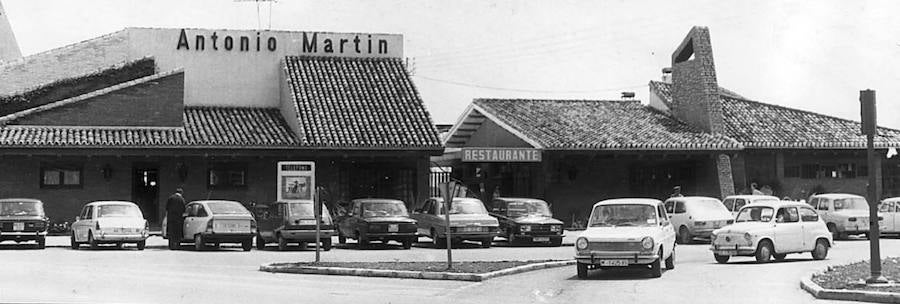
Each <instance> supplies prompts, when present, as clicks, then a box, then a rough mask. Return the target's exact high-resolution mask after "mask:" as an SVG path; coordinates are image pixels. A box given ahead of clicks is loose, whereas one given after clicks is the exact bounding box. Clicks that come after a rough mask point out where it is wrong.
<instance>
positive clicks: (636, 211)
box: [575, 198, 675, 278]
mask: <svg viewBox="0 0 900 304" xmlns="http://www.w3.org/2000/svg"><path fill="white" fill-rule="evenodd" d="M575 260H576V261H577V262H578V263H577V265H578V277H579V278H586V277H587V276H588V270H589V269H598V268H605V267H627V266H632V265H647V266H649V267H650V271H651V275H652V276H653V277H660V276H662V265H663V263H665V267H666V269H674V268H675V229H674V228H672V224H671V223H670V222H669V218H668V217H667V216H666V210H665V208H664V207H663V203H662V202H661V201H659V200H655V199H648V198H620V199H610V200H604V201H601V202H599V203H596V204H594V208H593V210H592V211H591V217H590V219H589V221H588V227H587V229H585V230H584V232H582V233H581V235H579V236H578V238H577V239H576V241H575ZM663 261H665V262H663Z"/></svg>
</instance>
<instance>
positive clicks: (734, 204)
mask: <svg viewBox="0 0 900 304" xmlns="http://www.w3.org/2000/svg"><path fill="white" fill-rule="evenodd" d="M780 200H781V199H779V198H777V197H774V196H770V195H730V196H727V197H725V199H724V200H722V204H724V205H725V209H728V211H730V212H731V215H732V217H735V216H737V214H738V211H740V210H741V207H744V206H745V205H748V204H753V203H756V202H761V201H775V202H777V201H780Z"/></svg>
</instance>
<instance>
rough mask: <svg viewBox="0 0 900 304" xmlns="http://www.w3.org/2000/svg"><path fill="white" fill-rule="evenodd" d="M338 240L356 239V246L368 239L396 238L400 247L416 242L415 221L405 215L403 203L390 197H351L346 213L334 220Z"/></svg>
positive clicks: (410, 245) (406, 247)
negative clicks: (336, 222) (336, 220)
mask: <svg viewBox="0 0 900 304" xmlns="http://www.w3.org/2000/svg"><path fill="white" fill-rule="evenodd" d="M337 228H338V232H337V233H338V242H339V243H341V244H343V243H345V242H346V240H347V239H348V238H351V239H356V240H357V242H358V243H359V246H360V247H363V248H364V247H367V246H368V245H369V243H370V242H372V241H381V242H382V243H387V242H388V241H392V240H393V241H397V242H400V243H402V244H403V249H409V248H411V247H412V243H413V242H415V241H416V239H417V237H416V221H415V220H413V219H412V218H410V217H409V213H407V211H406V205H405V204H403V202H402V201H399V200H394V199H380V198H366V199H355V200H353V202H352V205H351V207H350V209H349V210H347V211H346V214H343V215H341V217H340V218H339V219H338V227H337Z"/></svg>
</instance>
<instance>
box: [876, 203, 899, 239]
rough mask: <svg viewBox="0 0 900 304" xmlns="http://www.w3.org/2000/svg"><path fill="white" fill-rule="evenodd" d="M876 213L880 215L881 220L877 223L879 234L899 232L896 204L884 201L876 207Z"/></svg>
mask: <svg viewBox="0 0 900 304" xmlns="http://www.w3.org/2000/svg"><path fill="white" fill-rule="evenodd" d="M878 212H879V213H881V218H882V219H881V220H880V221H878V225H879V227H880V228H881V232H884V233H898V232H900V231H898V230H897V224H898V223H897V203H896V202H892V201H885V202H883V203H881V205H880V206H879V207H878Z"/></svg>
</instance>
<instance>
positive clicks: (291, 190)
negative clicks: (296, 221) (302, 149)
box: [278, 161, 316, 201]
mask: <svg viewBox="0 0 900 304" xmlns="http://www.w3.org/2000/svg"><path fill="white" fill-rule="evenodd" d="M315 168H316V164H315V162H311V161H281V162H278V200H279V201H312V200H313V191H314V189H316V170H315Z"/></svg>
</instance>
